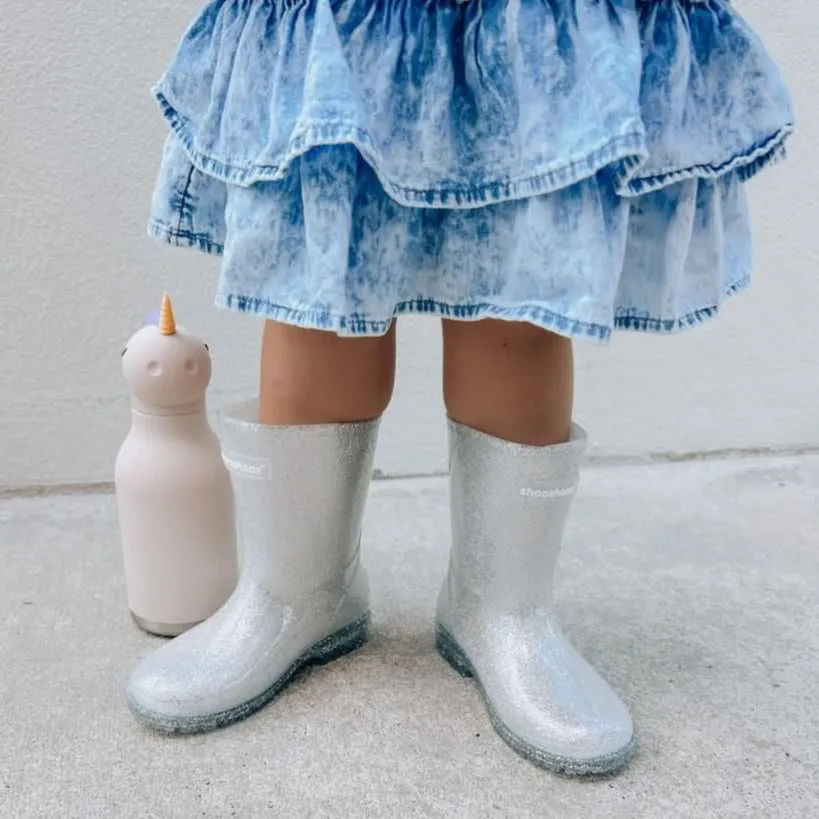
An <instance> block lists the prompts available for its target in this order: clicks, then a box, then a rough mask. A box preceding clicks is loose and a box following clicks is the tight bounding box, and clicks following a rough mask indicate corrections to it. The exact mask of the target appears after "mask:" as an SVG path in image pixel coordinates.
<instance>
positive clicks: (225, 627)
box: [126, 402, 379, 733]
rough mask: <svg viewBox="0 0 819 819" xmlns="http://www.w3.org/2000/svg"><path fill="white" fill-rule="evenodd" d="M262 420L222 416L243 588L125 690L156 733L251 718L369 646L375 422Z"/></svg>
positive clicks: (243, 411) (145, 666)
mask: <svg viewBox="0 0 819 819" xmlns="http://www.w3.org/2000/svg"><path fill="white" fill-rule="evenodd" d="M256 418H257V403H256V402H251V403H248V404H242V405H240V406H237V407H233V408H231V409H230V410H229V411H227V412H224V413H223V414H222V419H221V428H222V446H223V453H224V460H225V463H226V464H227V465H228V468H229V470H230V472H231V475H232V481H233V487H234V495H235V499H236V514H237V522H238V533H239V556H240V561H241V569H240V577H239V583H238V586H237V588H236V591H235V592H234V593H233V595H232V596H231V597H230V599H229V600H228V601H227V602H226V603H225V605H224V606H223V607H222V608H221V609H220V610H219V611H218V612H217V613H216V614H214V615H213V616H212V617H211V618H210V619H208V620H206V621H205V622H204V623H202V624H201V625H199V626H197V627H195V628H193V629H192V630H190V631H188V632H186V633H185V634H182V635H181V636H180V637H177V638H176V639H174V640H172V641H171V642H169V643H167V644H166V645H164V646H162V647H161V648H160V649H158V650H157V651H155V652H154V653H153V654H150V655H148V656H147V657H146V658H145V659H144V660H143V661H142V662H141V663H140V664H139V665H138V666H137V667H136V669H135V670H134V671H133V673H132V674H131V677H130V680H129V682H128V686H127V690H126V697H127V702H128V705H129V707H130V709H131V710H132V711H133V713H134V714H135V715H136V716H137V718H138V719H140V720H141V721H142V722H144V723H146V724H147V725H148V726H150V727H152V728H155V729H156V730H159V731H165V732H169V733H198V732H204V731H210V730H213V729H216V728H220V727H222V726H225V725H228V724H230V723H233V722H237V721H238V720H241V719H244V718H245V717H247V716H249V715H250V714H252V713H254V712H255V711H257V710H259V709H260V708H262V707H263V706H264V705H265V704H266V703H267V702H269V701H270V700H271V699H272V698H273V697H274V696H275V695H276V694H277V693H279V692H280V691H281V690H282V689H283V688H284V687H285V686H286V685H287V683H288V682H289V681H290V680H291V679H292V678H293V677H294V676H295V675H296V674H297V673H298V672H299V671H300V670H302V669H303V668H305V667H307V666H309V665H315V664H321V663H326V662H328V661H330V660H333V659H335V658H337V657H340V656H341V655H343V654H345V653H347V652H349V651H352V650H354V649H355V648H357V647H359V646H360V645H362V644H363V643H364V642H365V640H366V638H367V628H368V623H369V584H368V580H367V575H366V572H365V570H364V568H363V566H362V565H361V563H360V560H359V550H360V534H361V522H362V517H363V513H364V505H365V500H366V497H367V492H368V488H369V483H370V479H371V475H372V467H373V457H374V453H375V445H376V439H377V436H378V427H379V422H378V421H372V422H366V423H358V424H339V425H331V424H328V425H317V426H293V427H286V426H281V427H277V426H264V425H262V424H259V423H257V422H256Z"/></svg>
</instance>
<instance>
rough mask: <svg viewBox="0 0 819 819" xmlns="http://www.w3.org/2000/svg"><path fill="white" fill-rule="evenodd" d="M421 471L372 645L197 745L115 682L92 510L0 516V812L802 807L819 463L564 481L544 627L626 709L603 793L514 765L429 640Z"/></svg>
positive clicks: (3, 507)
mask: <svg viewBox="0 0 819 819" xmlns="http://www.w3.org/2000/svg"><path fill="white" fill-rule="evenodd" d="M447 541H448V525H447V507H446V485H445V482H444V481H443V480H439V479H430V480H416V481H406V482H381V483H378V484H377V485H376V486H375V487H374V490H373V495H372V500H371V503H370V507H369V511H368V517H367V522H366V544H365V550H366V558H367V561H368V564H369V566H370V570H371V576H372V581H373V587H374V610H375V634H374V639H373V640H372V642H371V643H370V644H369V645H368V646H367V647H366V648H364V649H363V650H361V651H360V652H358V653H357V654H355V655H353V656H351V657H348V658H345V659H344V660H341V661H339V662H338V663H336V664H334V665H332V666H329V667H326V668H323V669H321V670H318V671H315V672H313V673H310V674H309V675H308V676H306V677H305V678H304V679H302V680H301V681H300V682H298V683H297V684H296V685H294V686H293V687H292V688H291V689H290V690H289V691H287V692H286V693H285V694H284V695H283V696H282V697H281V698H279V699H278V700H277V701H275V702H274V703H272V704H271V705H270V706H268V707H267V708H266V709H265V710H264V711H263V712H262V713H260V714H258V715H257V716H255V717H253V718H252V719H250V720H248V721H247V722H245V723H244V724H240V725H237V726H234V727H233V728H230V729H226V730H223V731H221V732H219V733H216V734H212V735H207V736H201V737H195V738H184V739H179V738H177V739H168V738H162V737H159V736H155V735H152V734H151V733H149V732H147V731H145V730H143V729H142V728H140V727H139V726H138V725H137V724H136V723H135V722H134V721H133V720H132V718H131V716H130V714H129V713H128V711H127V710H126V708H125V706H124V704H123V699H122V685H123V680H124V678H125V677H126V675H127V673H128V671H129V669H130V668H131V666H132V665H133V664H134V663H135V662H136V660H137V659H138V658H139V657H140V656H141V655H143V654H144V653H145V652H148V651H150V650H151V649H152V648H153V647H154V646H155V645H156V644H157V641H156V640H155V639H153V638H150V637H148V636H146V635H144V634H142V633H141V632H139V631H138V630H137V629H136V628H135V627H134V626H133V625H132V623H131V622H130V620H129V618H128V616H127V613H126V610H125V607H124V600H123V584H122V579H121V577H120V554H119V545H118V541H117V528H116V518H115V512H114V503H113V498H112V497H110V496H87V497H78V496H77V497H60V498H38V499H31V500H7V501H3V502H0V591H1V592H2V593H1V594H0V703H2V719H0V817H3V819H11V817H17V816H20V817H60V819H63V817H80V818H81V819H86V818H87V817H158V818H161V819H175V817H182V818H183V819H188V817H191V819H192V818H193V817H198V816H206V817H229V816H237V817H255V816H286V817H313V816H315V817H320V816H321V817H401V818H402V819H403V817H412V816H422V817H469V819H472V818H473V817H475V818H477V817H484V816H497V817H559V818H560V819H574V817H578V818H579V817H583V819H589V817H591V819H596V817H601V819H602V818H603V817H624V818H625V817H627V818H628V819H636V818H637V817H658V819H659V818H661V819H671V818H672V817H688V818H689V819H701V818H702V819H704V818H705V817H753V818H754V819H765V818H766V817H800V818H804V819H807V818H808V817H816V816H819V683H818V682H817V680H818V679H819V598H818V597H817V589H819V549H817V544H818V542H819V458H811V457H803V458H801V459H793V460H774V459H766V460H740V461H733V462H719V463H689V464H676V465H661V466H645V467H628V468H613V467H596V468H590V469H588V470H586V472H585V474H584V479H583V484H582V489H581V493H580V496H579V497H578V500H577V504H576V508H575V512H574V515H573V517H572V520H571V524H570V531H569V533H568V536H567V544H566V555H565V559H564V561H563V564H562V572H561V577H560V580H561V584H560V608H561V611H562V612H563V614H564V619H565V623H566V628H567V631H568V632H569V633H570V635H571V636H572V637H573V638H574V640H575V641H576V643H577V644H578V645H579V646H580V647H581V648H582V649H583V650H584V651H586V653H587V654H588V656H589V657H590V658H591V659H592V660H593V661H594V662H596V663H597V664H598V666H599V667H600V668H601V670H602V671H603V672H604V673H605V674H606V675H607V676H608V677H609V679H610V680H611V681H612V683H613V684H614V685H615V686H616V687H617V688H618V689H619V690H620V691H621V692H622V694H623V696H624V698H625V699H626V700H627V702H628V703H629V704H630V705H631V707H632V709H633V713H634V718H635V721H636V723H637V726H638V729H639V732H640V736H641V741H642V753H641V756H640V757H639V759H638V760H637V762H636V763H635V764H634V765H633V766H632V767H631V768H630V769H629V770H628V771H627V772H626V773H625V774H624V775H622V776H620V777H619V778H616V779H612V780H609V781H597V782H585V783H583V782H577V781H566V780H562V779H559V778H556V777H553V776H551V775H548V774H545V773H542V772H540V771H538V770H536V769H534V768H532V767H530V766H529V765H528V764H527V763H526V762H524V761H522V760H520V759H518V758H517V757H516V756H514V755H513V754H512V753H511V752H510V751H509V750H508V749H507V748H506V746H505V745H503V744H502V743H501V742H500V740H499V739H497V738H496V736H495V735H494V733H493V732H492V730H491V728H490V727H489V724H488V722H487V719H486V715H485V713H484V710H483V708H482V705H481V703H480V700H479V699H478V696H477V693H476V691H475V689H474V688H473V687H472V685H471V684H470V683H469V682H468V681H464V680H462V679H459V678H458V677H456V676H455V674H454V673H453V672H452V671H451V670H450V669H449V668H448V667H447V666H445V665H444V664H443V662H442V661H441V660H439V659H438V657H437V656H436V654H435V653H434V651H433V633H432V613H433V609H434V602H435V595H436V594H437V589H438V584H439V582H440V579H441V577H442V575H443V571H444V567H445V561H446V549H447Z"/></svg>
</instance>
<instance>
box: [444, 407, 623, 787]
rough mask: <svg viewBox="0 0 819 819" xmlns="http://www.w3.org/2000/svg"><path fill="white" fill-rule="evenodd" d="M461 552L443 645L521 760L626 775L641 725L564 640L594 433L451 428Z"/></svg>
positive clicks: (454, 559)
mask: <svg viewBox="0 0 819 819" xmlns="http://www.w3.org/2000/svg"><path fill="white" fill-rule="evenodd" d="M450 446H451V477H450V492H451V498H450V502H451V510H452V552H451V558H450V566H449V572H448V576H447V579H446V582H445V583H444V587H443V589H442V590H441V594H440V597H439V600H438V614H437V629H436V630H437V646H438V650H439V652H440V653H441V655H442V656H443V657H444V658H445V659H446V660H447V661H448V662H449V663H450V664H451V665H452V666H453V667H454V668H455V669H456V670H457V671H458V672H459V673H461V674H462V675H464V676H467V677H474V678H475V680H476V681H477V683H478V685H479V687H480V689H481V692H482V694H483V697H484V700H485V702H486V705H487V708H488V711H489V714H490V717H491V720H492V723H493V725H494V726H495V729H496V730H497V732H498V733H499V734H500V736H501V737H502V738H503V740H504V741H505V742H506V743H507V744H508V745H510V746H511V747H512V748H513V749H514V750H515V751H516V752H517V753H519V754H520V755H522V756H523V757H525V758H527V759H529V760H530V761H531V762H533V763H535V764H536V765H539V766H540V767H542V768H546V769H548V770H551V771H554V772H556V773H562V774H567V775H595V774H597V775H600V774H608V773H613V772H615V771H617V770H618V769H620V768H622V767H623V766H624V765H626V764H627V763H628V762H629V760H630V759H631V758H632V757H633V756H634V754H635V752H636V740H635V736H634V728H633V725H632V721H631V718H630V716H629V713H628V711H627V709H626V707H625V705H624V704H623V703H622V702H621V700H620V699H619V698H618V696H617V695H616V694H615V693H614V691H613V690H612V689H611V688H610V687H609V685H608V684H607V683H606V682H605V681H604V680H603V679H602V678H601V677H600V675H599V674H598V673H597V672H596V671H595V670H594V669H593V668H592V667H591V666H590V665H589V664H588V663H587V662H586V660H585V659H583V657H581V656H580V654H579V653H578V652H577V651H576V650H575V649H574V648H573V647H572V646H571V645H570V643H569V642H568V641H567V640H566V638H565V637H564V636H563V635H562V634H561V632H560V629H559V627H558V625H557V624H556V622H555V618H554V613H553V610H552V588H553V577H554V571H555V565H556V563H557V559H558V556H559V552H560V547H561V540H562V537H563V530H564V526H565V522H566V518H567V516H568V513H569V508H570V506H571V503H572V497H573V495H574V494H575V491H576V488H577V483H578V473H579V464H580V460H581V457H582V455H583V452H584V450H585V446H586V434H585V432H584V431H583V430H582V429H581V428H580V427H579V426H577V425H573V427H572V438H571V440H570V441H569V442H568V443H566V444H562V445H558V446H551V447H531V446H521V445H517V444H511V443H508V442H506V441H503V440H500V439H497V438H493V437H491V436H489V435H486V434H483V433H481V432H478V431H476V430H474V429H471V428H469V427H466V426H463V425H461V424H457V423H455V422H452V421H451V422H450Z"/></svg>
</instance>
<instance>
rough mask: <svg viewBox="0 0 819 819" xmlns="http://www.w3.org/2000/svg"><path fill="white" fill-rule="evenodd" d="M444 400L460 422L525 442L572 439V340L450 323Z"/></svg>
mask: <svg viewBox="0 0 819 819" xmlns="http://www.w3.org/2000/svg"><path fill="white" fill-rule="evenodd" d="M443 332H444V401H445V403H446V408H447V412H448V413H449V415H450V417H451V418H452V419H453V420H454V421H458V422H459V423H461V424H464V425H465V426H468V427H472V428H473V429H477V430H478V431H480V432H484V433H486V434H487V435H493V436H495V437H497V438H503V439H504V440H506V441H510V442H513V443H518V444H528V445H530V446H550V445H554V444H560V443H564V442H565V441H567V440H568V439H569V434H570V428H571V419H572V409H573V403H574V356H573V350H572V342H571V341H570V340H569V339H566V338H563V337H562V336H558V335H555V334H554V333H549V332H546V331H545V330H541V329H540V328H538V327H534V326H533V325H530V324H524V323H522V322H521V323H513V322H506V321H494V320H487V321H480V322H474V323H472V322H458V321H444V323H443Z"/></svg>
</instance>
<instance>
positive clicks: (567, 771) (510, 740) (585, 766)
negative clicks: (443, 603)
mask: <svg viewBox="0 0 819 819" xmlns="http://www.w3.org/2000/svg"><path fill="white" fill-rule="evenodd" d="M435 647H436V648H437V650H438V653H439V654H440V655H441V657H443V659H444V660H446V662H447V663H449V665H451V666H452V668H454V669H455V671H457V672H458V674H460V675H461V676H462V677H465V678H468V679H473V680H475V683H476V684H477V686H478V689H479V691H480V693H481V697H482V699H483V701H484V705H485V706H486V710H487V711H488V712H489V718H490V720H491V722H492V726H493V728H494V729H495V731H496V732H497V734H498V735H499V736H500V738H501V739H502V740H503V741H504V742H505V743H506V744H507V745H508V746H509V747H510V748H511V749H512V750H513V751H514V752H515V753H516V754H518V756H521V757H523V758H524V759H526V760H528V761H529V762H532V763H533V764H535V765H537V766H538V767H539V768H543V769H544V770H547V771H551V772H552V773H556V774H562V775H564V776H587V777H592V776H608V775H611V774H614V773H617V772H618V771H620V770H621V769H623V768H624V767H625V766H626V765H628V763H629V762H631V760H632V759H633V758H634V757H635V756H636V754H637V738H636V736H632V738H631V740H630V741H629V743H628V744H627V745H626V746H625V747H624V748H622V749H621V750H619V751H616V752H615V753H613V754H607V755H605V756H599V757H594V758H592V759H572V758H571V757H566V756H562V755H559V754H551V753H549V752H548V751H544V750H543V749H542V748H538V747H536V746H534V745H531V744H530V743H528V742H526V741H525V740H523V739H521V738H520V737H519V736H518V735H517V734H514V733H512V731H510V730H509V729H508V728H507V727H506V725H504V723H503V722H502V721H501V719H500V717H499V716H498V714H497V712H496V711H495V709H494V708H493V707H492V704H491V703H490V702H489V698H488V697H487V696H486V690H485V689H484V687H483V684H482V683H481V680H480V677H478V675H477V673H476V672H475V669H474V668H473V666H472V663H470V662H469V659H468V658H467V656H466V654H465V653H464V651H463V650H462V649H461V647H460V646H459V645H458V643H457V642H456V640H455V638H454V637H453V636H452V635H451V634H450V633H449V632H448V631H447V630H446V629H445V628H444V627H443V626H442V625H441V624H440V623H438V624H436V627H435Z"/></svg>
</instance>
